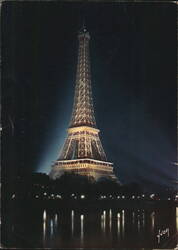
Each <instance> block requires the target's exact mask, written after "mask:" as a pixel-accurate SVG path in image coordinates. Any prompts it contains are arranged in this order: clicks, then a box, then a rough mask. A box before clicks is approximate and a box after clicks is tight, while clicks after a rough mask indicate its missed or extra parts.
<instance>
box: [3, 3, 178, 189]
mask: <svg viewBox="0 0 178 250" xmlns="http://www.w3.org/2000/svg"><path fill="white" fill-rule="evenodd" d="M83 16H85V20H86V26H87V29H88V31H89V33H90V35H91V40H90V58H91V71H92V89H93V99H94V107H95V116H96V121H97V127H98V128H99V129H100V130H101V133H100V137H101V141H102V144H103V147H104V149H105V152H106V155H107V158H108V160H109V161H111V162H113V163H114V168H115V173H116V174H117V176H118V177H119V180H120V181H121V182H122V183H128V182H139V183H142V184H145V185H146V184H147V185H149V184H150V183H158V184H163V185H168V186H172V185H173V182H172V180H173V179H175V178H176V167H175V165H173V163H174V162H175V161H176V4H173V3H170V4H166V3H161V4H159V3H157V4H156V3H152V4H149V3H147V4H146V3H145V4H144V3H135V4H131V3H130V4H128V3H99V2H98V3H88V4H86V5H84V6H83V5H82V4H80V3H57V2H24V3H22V2H4V3H3V6H2V80H3V82H2V111H3V116H2V127H3V131H2V134H3V138H2V148H3V149H2V166H3V168H2V169H3V170H2V173H3V174H4V176H5V177H7V176H8V178H10V177H12V176H17V175H18V174H20V173H28V172H33V171H37V172H46V173H48V172H49V171H50V166H51V164H52V161H55V160H56V159H57V157H58V153H59V150H60V148H61V146H62V145H63V143H64V139H65V136H66V129H67V126H68V124H69V121H70V116H71V112H72V104H73V95H74V87H75V74H76V66H77V65H76V63H77V50H78V39H77V34H78V30H79V29H80V27H81V25H82V20H83Z"/></svg>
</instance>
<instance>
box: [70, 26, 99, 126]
mask: <svg viewBox="0 0 178 250" xmlns="http://www.w3.org/2000/svg"><path fill="white" fill-rule="evenodd" d="M78 39H79V49H78V63H77V74H76V86H75V97H74V104H73V112H72V118H71V122H70V127H77V126H90V127H96V121H95V116H94V108H93V99H92V89H91V72H90V59H89V41H90V35H89V32H87V31H86V28H85V23H83V26H82V30H81V31H80V32H79V34H78Z"/></svg>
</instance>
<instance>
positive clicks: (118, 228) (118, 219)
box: [117, 213, 121, 238]
mask: <svg viewBox="0 0 178 250" xmlns="http://www.w3.org/2000/svg"><path fill="white" fill-rule="evenodd" d="M120 219H121V214H120V213H117V235H118V237H119V238H120V233H121V221H120Z"/></svg>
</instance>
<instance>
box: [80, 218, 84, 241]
mask: <svg viewBox="0 0 178 250" xmlns="http://www.w3.org/2000/svg"><path fill="white" fill-rule="evenodd" d="M83 224H84V215H83V214H81V216H80V228H81V242H83V235H84V230H83Z"/></svg>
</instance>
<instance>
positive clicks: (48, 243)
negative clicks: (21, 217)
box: [11, 208, 178, 248]
mask: <svg viewBox="0 0 178 250" xmlns="http://www.w3.org/2000/svg"><path fill="white" fill-rule="evenodd" d="M167 213H169V212H167V211H166V214H167ZM59 215H60V217H59ZM29 216H31V218H32V219H31V222H32V221H33V222H34V223H36V225H35V226H34V225H33V226H31V227H30V224H29V223H31V222H28V223H26V224H25V223H24V224H23V222H21V228H23V229H24V232H25V230H26V229H28V231H27V230H26V231H27V232H28V234H27V235H24V238H25V237H26V238H28V237H29V238H30V237H33V241H35V240H36V245H35V246H38V247H45V248H48V247H49V248H71V247H73V248H80V247H86V248H89V247H98V248H99V247H101V248H102V247H108V248H111V247H115V248H117V247H125V245H124V244H125V242H127V240H128V241H129V242H131V243H130V244H132V246H134V247H135V248H139V247H138V246H140V245H142V246H144V247H147V248H160V247H161V245H162V244H164V243H165V241H166V240H168V239H170V238H171V237H172V236H173V235H175V234H176V221H177V223H178V219H177V220H176V213H175V211H174V212H173V211H172V210H171V211H170V213H169V219H166V218H167V217H166V216H165V211H164V210H161V209H160V210H156V211H153V210H151V209H150V210H142V209H139V210H138V209H134V210H129V209H118V208H113V209H111V208H107V209H106V208H105V209H98V210H97V211H88V210H87V209H83V210H80V209H77V208H75V211H74V209H68V210H66V211H64V210H63V211H62V210H60V211H57V212H56V211H53V210H52V209H50V210H47V209H46V210H43V211H42V212H41V217H37V216H36V217H35V215H34V214H31V215H30V214H29ZM171 216H172V217H171ZM39 218H41V219H39ZM59 218H60V219H59ZM177 218H178V217H177ZM18 223H19V221H18ZM11 225H12V226H11V228H12V229H11V230H12V233H13V235H14V237H15V235H17V232H16V228H18V227H17V226H16V224H15V222H14V223H12V224H11ZM30 228H32V231H31V232H30ZM34 228H35V230H36V231H35V232H33V230H34ZM40 228H41V231H40ZM40 234H41V235H42V237H41V242H40V240H39V239H40ZM24 247H28V245H27V246H26V245H24ZM172 248H173V247H172Z"/></svg>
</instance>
